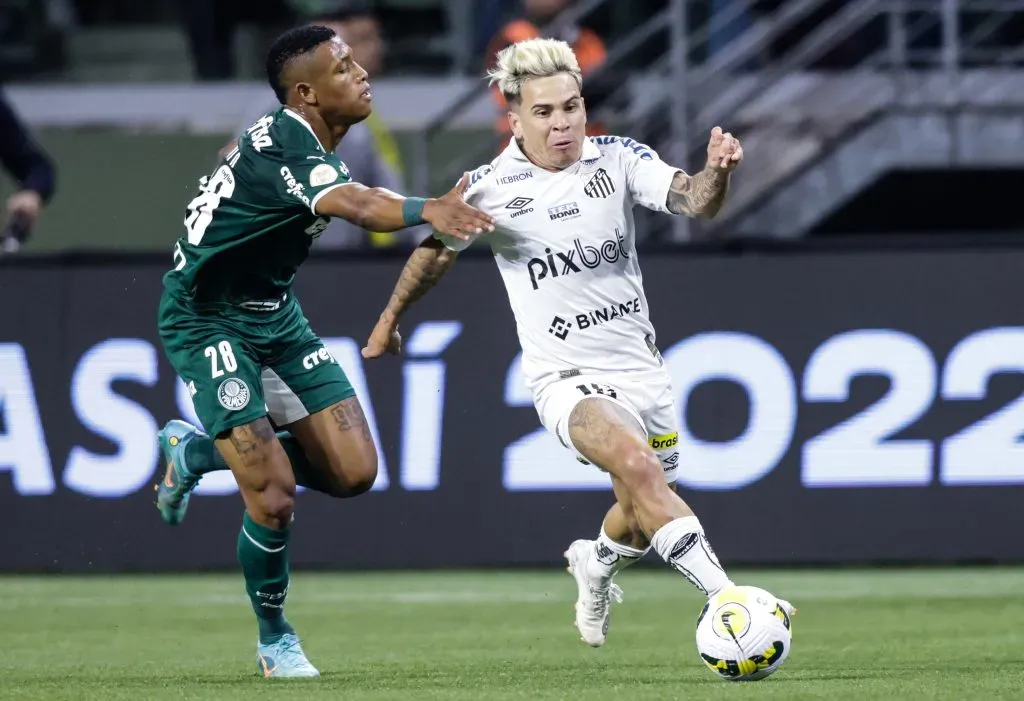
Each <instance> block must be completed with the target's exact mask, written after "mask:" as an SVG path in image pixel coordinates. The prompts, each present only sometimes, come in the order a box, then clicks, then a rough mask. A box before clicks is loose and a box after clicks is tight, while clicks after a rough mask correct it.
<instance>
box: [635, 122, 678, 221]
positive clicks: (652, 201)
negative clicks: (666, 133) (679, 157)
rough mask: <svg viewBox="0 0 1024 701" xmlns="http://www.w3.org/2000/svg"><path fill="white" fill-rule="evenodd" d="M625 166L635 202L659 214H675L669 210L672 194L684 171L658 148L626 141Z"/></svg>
mask: <svg viewBox="0 0 1024 701" xmlns="http://www.w3.org/2000/svg"><path fill="white" fill-rule="evenodd" d="M621 146H622V155H621V158H622V166H623V168H624V169H625V172H626V183H627V184H628V186H629V194H630V195H631V196H632V198H633V201H634V202H636V203H637V204H639V205H643V206H644V207H646V208H647V209H652V210H654V211H655V212H664V213H666V214H671V212H670V211H669V209H668V191H669V189H670V188H671V187H672V180H673V178H675V175H676V173H679V172H682V171H681V170H680V169H679V168H676V167H675V166H670V165H669V164H668V163H665V161H663V160H661V158H660V157H659V156H658V154H657V152H655V150H654V149H652V148H650V147H648V146H645V145H644V144H640V143H637V142H635V141H633V140H632V139H623V140H622V141H621Z"/></svg>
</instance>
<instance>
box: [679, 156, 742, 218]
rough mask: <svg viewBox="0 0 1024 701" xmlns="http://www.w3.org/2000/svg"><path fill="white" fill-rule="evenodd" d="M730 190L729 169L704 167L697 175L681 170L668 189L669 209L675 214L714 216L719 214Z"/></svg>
mask: <svg viewBox="0 0 1024 701" xmlns="http://www.w3.org/2000/svg"><path fill="white" fill-rule="evenodd" d="M728 190H729V171H725V170H722V169H720V168H711V167H707V168H704V170H702V171H701V172H699V173H697V174H696V175H687V174H686V173H684V172H682V171H679V172H678V173H676V175H675V177H674V178H673V179H672V186H671V187H670V188H669V191H668V209H669V211H670V212H672V213H673V214H687V215H689V216H692V217H704V218H707V219H710V218H712V217H713V216H715V215H716V214H718V210H720V209H721V208H722V203H723V202H725V195H726V192H728Z"/></svg>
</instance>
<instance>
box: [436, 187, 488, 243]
mask: <svg viewBox="0 0 1024 701" xmlns="http://www.w3.org/2000/svg"><path fill="white" fill-rule="evenodd" d="M467 187H469V174H468V173H467V174H465V175H463V176H462V178H461V179H460V180H459V182H458V184H456V185H455V187H453V188H452V189H451V190H449V191H448V193H447V194H445V195H444V196H443V197H439V198H437V199H433V200H427V203H426V204H425V205H424V206H423V218H424V219H425V220H426V221H427V222H429V223H430V225H431V226H433V227H434V229H435V230H436V231H437V232H438V233H441V234H447V235H449V236H454V237H455V238H459V239H462V240H463V241H469V240H471V239H472V238H473V237H474V236H478V235H480V234H482V233H484V232H485V231H494V220H493V219H492V218H491V217H489V216H488V215H487V214H484V213H483V212H481V211H480V210H479V209H477V208H476V207H473V206H472V205H470V204H468V203H467V202H466V199H465V197H464V195H465V194H466V188H467Z"/></svg>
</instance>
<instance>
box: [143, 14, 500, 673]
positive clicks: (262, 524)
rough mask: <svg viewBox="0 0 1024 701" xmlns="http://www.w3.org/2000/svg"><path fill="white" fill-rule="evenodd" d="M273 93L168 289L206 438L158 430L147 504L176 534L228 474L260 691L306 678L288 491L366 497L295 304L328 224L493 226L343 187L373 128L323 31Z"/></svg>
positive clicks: (356, 418)
mask: <svg viewBox="0 0 1024 701" xmlns="http://www.w3.org/2000/svg"><path fill="white" fill-rule="evenodd" d="M267 78H268V80H269V81H270V84H271V86H272V87H273V88H274V90H275V92H276V93H277V96H278V99H279V100H280V102H281V104H282V106H281V108H279V109H277V110H276V111H274V112H272V113H271V114H268V115H266V116H264V117H263V118H261V119H259V120H258V121H257V122H256V123H255V124H253V125H252V126H251V127H250V128H249V129H248V130H246V132H245V133H244V134H243V135H242V136H241V138H240V139H239V142H238V146H237V147H236V148H235V149H234V150H232V151H231V152H230V153H228V154H227V155H226V156H225V157H224V159H223V161H222V162H221V163H220V164H219V166H218V167H217V168H216V170H215V171H214V172H213V173H212V175H210V176H207V177H204V178H202V179H201V180H200V188H199V194H198V195H197V196H196V197H195V198H194V199H193V200H192V201H191V202H190V203H189V204H188V206H187V209H186V216H185V233H184V235H183V236H182V237H181V238H180V239H179V240H178V242H177V243H176V244H175V246H174V268H173V269H172V270H170V271H169V272H168V273H167V274H166V275H165V276H164V292H163V296H162V297H161V300H160V307H159V330H160V338H161V340H162V342H163V346H164V351H165V352H166V354H167V357H168V359H169V360H170V362H171V365H173V366H174V369H175V372H176V373H177V374H178V376H179V377H181V379H182V381H184V382H185V384H186V385H187V387H188V389H189V392H190V394H191V396H192V401H193V403H194V405H195V409H196V414H197V415H198V417H199V419H200V421H202V423H203V426H204V427H205V429H206V433H204V432H202V431H199V430H198V429H197V428H196V427H194V426H192V425H190V424H187V423H185V422H183V421H171V422H169V423H168V424H167V425H166V426H165V427H164V428H163V430H161V431H160V433H159V441H160V446H161V450H162V453H163V457H164V460H165V461H166V464H167V469H166V472H165V474H164V477H163V480H162V481H161V482H160V483H159V484H157V485H156V487H155V489H156V493H157V507H158V508H159V510H160V514H161V516H162V518H163V519H164V521H165V522H167V523H169V524H172V525H173V524H177V523H180V522H181V520H182V519H183V518H184V517H185V511H186V509H187V507H188V500H189V495H190V493H191V491H192V490H193V489H194V488H195V486H196V484H198V482H199V480H200V478H201V477H202V475H204V474H206V473H208V472H212V471H215V470H226V469H230V470H231V471H232V473H234V476H235V480H236V481H237V482H238V486H239V489H240V491H241V493H242V498H243V500H244V502H245V513H244V515H243V518H242V529H241V531H240V533H239V536H238V551H237V552H238V560H239V563H240V564H241V567H242V573H243V575H244V577H245V588H246V592H247V593H248V594H249V598H250V600H251V602H252V606H253V610H254V611H255V613H256V618H257V622H258V624H259V640H258V643H257V664H258V666H259V669H260V671H261V673H262V674H263V675H264V676H267V677H315V676H318V675H319V672H318V671H317V669H316V668H315V667H314V666H313V665H312V664H310V662H309V660H308V659H307V658H306V655H305V653H304V652H303V650H302V647H301V645H300V644H299V640H298V637H297V636H296V635H295V631H294V630H293V629H292V627H291V626H290V625H289V623H288V621H287V620H286V619H285V617H284V609H283V607H284V602H285V597H286V595H287V593H288V539H289V531H290V526H291V522H292V509H293V505H294V499H295V488H296V484H298V485H301V486H303V487H308V488H310V489H314V490H316V491H319V492H323V493H325V494H328V495H330V496H334V497H352V496H356V495H358V494H361V493H363V492H365V491H367V490H368V489H370V487H371V486H372V485H373V482H374V480H375V478H376V476H377V452H376V448H375V446H374V443H373V439H372V437H371V434H370V430H369V426H368V424H367V421H366V417H365V416H364V414H363V411H362V408H361V407H360V404H359V400H358V398H357V397H356V396H355V392H354V390H353V389H352V385H351V384H349V381H348V379H347V378H346V376H345V373H344V371H343V370H342V368H341V366H340V365H338V363H337V362H334V359H333V358H332V357H331V356H330V353H329V352H328V351H327V349H326V348H324V346H323V344H322V342H321V341H320V339H319V338H318V337H317V336H316V334H314V333H313V331H312V330H311V329H310V326H309V323H308V322H307V321H306V319H305V317H304V316H303V314H302V310H301V308H300V307H299V304H298V302H297V300H296V299H295V297H294V296H293V295H292V293H291V291H290V288H291V284H292V280H293V278H294V276H295V272H296V269H297V268H298V267H299V265H300V264H301V263H302V261H303V260H304V259H305V258H306V257H307V255H308V253H309V248H310V244H311V243H312V241H313V239H314V238H315V237H316V236H317V235H318V234H319V233H320V232H321V231H322V230H323V229H324V227H325V226H326V224H327V219H328V218H329V217H341V218H343V219H347V220H348V221H350V222H353V223H355V224H358V225H359V226H363V227H365V228H367V229H370V230H372V231H394V230H397V229H401V228H404V227H407V226H413V225H416V224H421V223H424V222H428V223H430V224H431V226H432V227H433V228H434V229H436V230H437V231H440V232H443V233H447V234H451V235H454V236H457V237H460V238H469V237H470V236H472V235H474V234H477V233H480V232H482V231H485V230H486V231H490V230H492V228H493V222H492V220H491V219H490V217H488V216H487V215H485V214H483V213H482V212H480V211H479V210H477V209H475V208H473V207H471V206H469V205H468V204H466V202H465V201H464V200H463V197H462V193H463V192H464V190H465V186H466V182H465V181H463V182H461V183H460V184H459V185H458V186H456V187H455V188H454V189H453V190H452V191H451V192H449V193H447V194H446V195H444V196H443V197H441V198H439V199H423V198H415V197H407V198H406V197H402V196H400V195H397V194H395V193H393V192H390V191H388V190H383V189H379V188H367V187H364V186H362V185H359V184H357V183H353V182H351V180H350V178H349V173H348V169H347V168H346V167H345V165H344V163H342V162H341V161H340V160H338V158H337V156H335V154H334V150H335V148H336V147H337V145H338V142H339V141H340V139H341V138H342V137H343V136H344V135H345V132H346V130H347V129H348V127H349V126H350V125H352V124H355V123H357V122H359V121H361V120H362V119H365V118H366V117H367V116H368V115H369V114H370V109H371V94H370V86H369V83H368V82H367V80H366V72H365V71H364V70H363V69H362V68H361V67H360V66H359V65H358V64H356V63H355V62H354V61H353V60H352V57H351V53H350V50H349V48H348V47H347V46H346V45H345V44H344V43H343V42H342V41H341V40H340V39H339V38H338V37H337V36H336V35H335V34H334V32H333V31H332V30H330V29H328V28H326V27H319V26H311V27H308V26H307V27H300V28H297V29H293V30H291V31H290V32H287V33H286V34H284V35H282V36H281V37H280V38H279V39H278V40H277V41H276V42H275V43H274V45H273V46H272V47H271V49H270V51H269V55H268V57H267ZM393 350H396V351H397V347H396V348H394V349H393ZM271 420H273V423H271ZM278 431H280V432H278Z"/></svg>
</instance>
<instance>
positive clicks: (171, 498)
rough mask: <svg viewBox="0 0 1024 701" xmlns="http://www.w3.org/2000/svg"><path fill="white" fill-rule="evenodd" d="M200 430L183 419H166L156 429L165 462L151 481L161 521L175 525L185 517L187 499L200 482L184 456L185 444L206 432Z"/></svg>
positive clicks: (198, 476)
mask: <svg viewBox="0 0 1024 701" xmlns="http://www.w3.org/2000/svg"><path fill="white" fill-rule="evenodd" d="M205 435H206V434H204V433H203V432H202V431H200V430H199V429H198V428H196V427H195V426H193V425H192V424H189V423H186V422H184V421H177V420H175V421H168V422H167V425H166V426H164V427H163V429H162V430H160V431H159V432H158V433H157V437H158V439H159V442H160V452H161V454H162V455H163V459H164V464H165V465H166V466H167V469H166V471H165V472H164V478H163V480H161V481H160V482H159V483H158V484H156V485H154V487H153V489H154V490H155V491H156V508H157V509H159V510H160V516H161V518H163V520H164V523H166V524H168V525H169V526H176V525H178V524H179V523H181V522H182V521H183V520H185V512H186V511H187V510H188V500H189V497H190V496H191V494H192V490H193V489H195V487H196V485H197V484H199V479H200V477H201V475H197V474H195V473H193V472H190V471H189V469H188V464H187V462H186V460H185V446H187V445H188V444H189V443H190V442H191V441H192V440H193V439H195V438H197V437H200V436H205Z"/></svg>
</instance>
